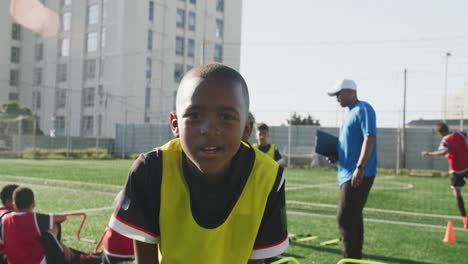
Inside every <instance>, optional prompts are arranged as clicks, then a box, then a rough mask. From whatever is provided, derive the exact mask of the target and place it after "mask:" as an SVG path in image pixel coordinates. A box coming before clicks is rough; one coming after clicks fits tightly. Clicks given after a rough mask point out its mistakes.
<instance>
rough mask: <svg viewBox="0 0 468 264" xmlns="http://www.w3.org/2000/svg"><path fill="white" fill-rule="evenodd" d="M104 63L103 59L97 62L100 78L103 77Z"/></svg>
mask: <svg viewBox="0 0 468 264" xmlns="http://www.w3.org/2000/svg"><path fill="white" fill-rule="evenodd" d="M104 63H105V62H104V59H103V58H101V59H100V60H99V76H100V77H102V76H104Z"/></svg>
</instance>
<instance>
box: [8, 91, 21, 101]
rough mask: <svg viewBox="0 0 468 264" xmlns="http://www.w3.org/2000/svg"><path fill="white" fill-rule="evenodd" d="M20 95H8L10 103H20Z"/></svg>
mask: <svg viewBox="0 0 468 264" xmlns="http://www.w3.org/2000/svg"><path fill="white" fill-rule="evenodd" d="M18 98H19V96H18V93H9V94H8V101H18Z"/></svg>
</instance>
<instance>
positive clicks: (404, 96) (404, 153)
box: [401, 69, 407, 168]
mask: <svg viewBox="0 0 468 264" xmlns="http://www.w3.org/2000/svg"><path fill="white" fill-rule="evenodd" d="M403 76H404V81H403V124H402V129H401V167H402V168H406V148H405V144H406V141H405V133H406V79H407V78H406V76H407V70H406V69H404V70H403Z"/></svg>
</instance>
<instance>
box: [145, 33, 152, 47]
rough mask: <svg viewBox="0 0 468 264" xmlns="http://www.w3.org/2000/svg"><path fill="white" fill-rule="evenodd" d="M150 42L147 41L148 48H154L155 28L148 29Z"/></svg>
mask: <svg viewBox="0 0 468 264" xmlns="http://www.w3.org/2000/svg"><path fill="white" fill-rule="evenodd" d="M147 41H148V43H146V47H147V49H148V50H152V49H153V30H148V39H147Z"/></svg>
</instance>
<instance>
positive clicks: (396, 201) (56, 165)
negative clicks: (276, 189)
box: [0, 160, 468, 263]
mask: <svg viewBox="0 0 468 264" xmlns="http://www.w3.org/2000/svg"><path fill="white" fill-rule="evenodd" d="M131 163H132V162H131V161H128V160H114V161H45V160H41V161H31V160H0V186H3V185H4V184H6V183H11V182H15V183H19V184H21V185H25V186H30V187H32V188H33V190H34V191H35V193H36V205H37V207H36V208H37V211H39V212H56V213H63V212H69V211H85V212H87V214H88V220H87V221H86V224H85V226H84V229H83V231H82V237H84V238H89V239H94V240H98V239H99V237H100V235H101V233H102V231H103V230H104V228H105V227H106V224H107V222H108V220H109V216H110V214H111V212H112V209H111V206H112V202H113V199H114V196H115V195H116V194H117V192H118V191H119V190H120V189H121V188H122V186H123V185H124V183H125V179H126V175H127V172H128V170H129V168H130V165H131ZM286 177H287V185H286V190H287V205H288V229H289V232H290V233H293V234H299V235H301V234H310V235H314V236H318V238H317V239H315V240H311V241H307V242H300V243H298V242H294V241H293V242H292V244H291V246H290V247H289V249H288V251H287V252H286V254H285V255H286V256H292V257H295V258H297V259H298V260H299V261H300V262H301V263H336V262H337V261H338V260H340V259H341V255H340V254H341V253H340V245H339V244H335V245H330V246H321V245H320V242H322V241H326V240H331V239H335V238H338V231H337V228H336V216H335V214H336V205H337V201H338V197H339V192H338V186H337V183H336V173H335V172H334V171H331V170H324V169H287V170H286ZM449 184H450V183H449V179H448V178H442V177H409V176H398V177H395V176H392V175H378V178H377V179H376V181H375V183H374V186H373V188H372V190H371V194H370V196H369V200H368V202H367V206H366V209H365V211H364V215H365V230H366V231H365V243H364V258H365V259H369V260H375V261H381V262H385V263H468V260H467V259H468V231H465V230H464V229H462V222H461V217H459V215H458V209H457V207H456V202H455V199H454V198H453V197H452V194H451V190H450V188H449ZM466 197H468V196H466ZM467 201H468V199H467ZM467 205H468V202H467ZM449 219H450V220H453V223H454V226H455V236H456V239H457V243H455V244H446V243H443V242H442V239H443V237H444V233H445V227H446V225H447V221H448V220H449ZM79 222H80V218H79V217H70V219H69V220H67V221H66V222H65V224H64V226H63V229H64V240H65V244H68V245H70V246H73V247H76V248H78V249H81V250H85V251H89V250H92V249H93V248H94V246H95V245H93V244H88V243H83V242H80V241H78V240H77V239H76V230H77V228H78V224H79Z"/></svg>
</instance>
